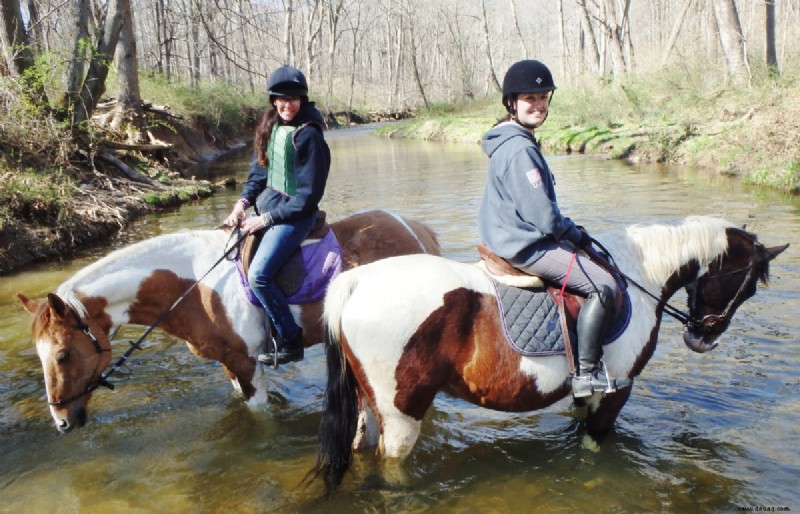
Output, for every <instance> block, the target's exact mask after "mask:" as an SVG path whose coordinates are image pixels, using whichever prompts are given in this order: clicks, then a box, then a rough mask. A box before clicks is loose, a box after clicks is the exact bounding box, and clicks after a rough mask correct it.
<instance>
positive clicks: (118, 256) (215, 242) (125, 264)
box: [56, 230, 228, 317]
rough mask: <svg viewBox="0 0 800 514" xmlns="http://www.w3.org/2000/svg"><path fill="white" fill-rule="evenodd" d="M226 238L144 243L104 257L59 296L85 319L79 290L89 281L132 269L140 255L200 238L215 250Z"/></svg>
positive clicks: (186, 235)
mask: <svg viewBox="0 0 800 514" xmlns="http://www.w3.org/2000/svg"><path fill="white" fill-rule="evenodd" d="M227 237H228V236H227V234H226V233H225V232H223V231H221V230H183V231H180V232H173V233H170V234H161V235H158V236H155V237H152V238H150V239H145V240H143V241H139V242H138V243H134V244H132V245H129V246H126V247H124V248H120V249H119V250H114V251H113V252H111V253H109V254H108V255H106V256H105V257H102V258H101V259H99V260H97V261H95V262H93V263H92V264H89V265H88V266H86V267H85V268H82V269H81V270H79V271H78V272H77V273H75V274H74V275H73V276H72V277H70V278H69V279H68V280H67V281H66V282H64V283H62V284H61V285H60V286H58V289H57V290H56V294H57V295H58V296H59V297H60V298H61V299H62V300H63V301H64V303H66V304H67V305H68V306H69V307H72V308H73V309H75V311H76V313H77V314H78V315H79V316H80V317H85V316H87V314H88V313H87V311H86V307H85V306H84V305H83V302H82V301H81V300H80V298H79V297H78V293H77V289H78V287H79V286H80V284H83V283H85V281H86V280H87V279H89V278H90V277H97V276H103V275H108V274H109V273H113V272H115V271H118V270H124V269H127V268H130V266H131V260H132V259H133V258H135V257H137V256H141V255H145V256H151V255H154V254H155V253H157V252H159V251H160V250H162V249H164V248H167V249H169V248H174V247H175V246H176V245H178V244H180V243H181V242H183V241H185V240H187V239H191V238H200V239H202V241H203V245H201V247H205V248H213V247H216V246H219V244H220V243H222V244H224V242H225V238H227Z"/></svg>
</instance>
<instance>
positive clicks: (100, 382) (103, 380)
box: [47, 223, 247, 407]
mask: <svg viewBox="0 0 800 514" xmlns="http://www.w3.org/2000/svg"><path fill="white" fill-rule="evenodd" d="M234 234H236V236H237V240H236V243H235V244H233V245H232V246H231V247H230V248H228V249H227V250H225V252H224V253H223V254H222V257H220V258H219V259H217V262H215V263H214V264H212V265H211V267H210V268H209V269H208V271H206V272H205V273H204V274H203V276H202V277H200V278H198V279H197V280H195V282H194V283H193V284H192V285H191V286H189V289H187V290H186V291H185V292H184V293H183V294H182V295H181V296H180V297H178V299H177V300H175V302H174V303H173V304H172V305H171V306H170V307H169V308H168V309H167V310H166V311H164V312H163V313H162V314H161V316H159V317H158V319H156V320H155V321H154V322H153V323H152V324H151V325H150V326H149V327H148V328H147V330H145V331H144V333H143V334H142V335H141V336H139V339H137V340H136V342H133V343H130V345H131V346H130V348H128V349H127V350H126V351H125V353H124V354H122V356H121V357H120V358H119V359H118V360H117V362H115V363H114V365H113V366H111V367H109V368H108V369H106V370H105V371H104V372H103V373H102V374H101V375H100V377H99V378H98V379H97V380H95V381H94V382H92V383H90V384H89V385H88V386H86V389H84V391H83V392H81V393H78V394H76V395H73V396H70V397H69V398H66V399H64V400H59V401H56V402H51V401H49V400H48V402H47V403H48V404H49V405H52V406H54V407H63V406H64V405H66V404H68V403H70V402H72V401H75V400H77V399H79V398H83V397H84V396H86V395H87V394H89V393H91V392H92V391H94V390H95V389H97V388H98V387H100V386H102V387H107V388H109V389H112V390H113V389H114V384H112V383H111V382H109V381H108V378H109V377H110V376H111V375H112V374H113V373H114V372H115V371H117V370H118V369H120V368H121V367H122V366H123V365H124V364H125V362H127V360H128V358H129V357H130V356H131V354H132V353H133V352H134V351H136V350H138V349H140V348H141V345H142V342H143V341H144V338H145V337H147V336H148V335H149V334H150V332H152V331H153V330H154V329H155V328H156V327H157V326H158V325H159V323H161V322H162V321H164V319H165V318H166V317H167V316H168V315H169V314H170V313H171V312H172V311H173V310H175V307H177V306H178V304H179V303H181V302H182V301H183V300H184V299H185V298H186V297H187V296H188V295H189V293H190V292H191V291H192V290H193V289H194V288H195V287H196V286H197V284H199V283H200V282H201V281H202V280H203V279H204V278H206V277H207V276H208V274H209V273H211V271H213V270H214V268H216V267H217V266H218V265H219V263H221V262H222V261H223V260H226V259H228V260H230V259H231V257H230V255H231V252H232V251H233V250H237V251H238V249H239V246H240V245H241V243H242V241H243V240H244V238H245V237H247V234H242V233H241V230H240V223H238V224H237V226H236V231H231V235H230V236H229V237H228V241H227V243H226V245H227V244H228V243H230V241H231V239H232V238H233V235H234ZM69 310H70V312H71V313H72V316H73V318H75V328H77V329H79V330H83V333H84V334H86V337H88V338H89V341H91V342H92V345H94V348H95V350H96V351H97V353H98V354H100V353H102V352H110V351H111V348H102V347H101V346H100V342H99V341H98V340H97V338H96V337H95V336H94V334H92V331H91V330H90V329H89V325H87V324H86V323H85V322H84V321H83V320H82V319H81V318H80V316H78V313H77V312H75V310H74V309H73V308H72V307H69ZM99 367H100V359H99V358H98V359H97V365H96V366H95V368H94V371H93V372H92V376H94V375H95V374H96V373H97V370H98V368H99Z"/></svg>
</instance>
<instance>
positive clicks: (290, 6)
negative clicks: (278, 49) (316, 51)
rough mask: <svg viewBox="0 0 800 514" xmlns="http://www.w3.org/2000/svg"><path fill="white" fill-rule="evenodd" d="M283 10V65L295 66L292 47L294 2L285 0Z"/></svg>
mask: <svg viewBox="0 0 800 514" xmlns="http://www.w3.org/2000/svg"><path fill="white" fill-rule="evenodd" d="M283 8H284V10H285V12H284V15H283V64H290V63H291V64H294V48H293V45H292V28H293V24H292V13H293V12H294V2H293V1H292V0H284V2H283Z"/></svg>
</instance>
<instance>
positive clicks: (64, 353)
mask: <svg viewBox="0 0 800 514" xmlns="http://www.w3.org/2000/svg"><path fill="white" fill-rule="evenodd" d="M56 362H58V363H59V364H66V363H67V362H69V350H60V351H59V352H58V353H57V354H56Z"/></svg>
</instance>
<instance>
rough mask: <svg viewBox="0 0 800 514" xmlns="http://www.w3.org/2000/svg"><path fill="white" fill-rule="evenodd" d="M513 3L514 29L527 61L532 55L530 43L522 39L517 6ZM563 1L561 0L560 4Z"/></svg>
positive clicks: (511, 0)
mask: <svg viewBox="0 0 800 514" xmlns="http://www.w3.org/2000/svg"><path fill="white" fill-rule="evenodd" d="M510 3H511V18H512V19H513V20H514V29H515V30H516V32H517V37H518V38H519V42H520V44H521V45H522V49H523V50H524V51H525V54H524V57H525V59H527V58H528V56H529V55H531V52H530V50H529V49H528V42H527V40H526V39H525V38H524V37H522V30H521V29H520V28H519V19H518V18H517V6H516V5H514V0H510ZM560 3H561V0H559V4H560Z"/></svg>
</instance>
